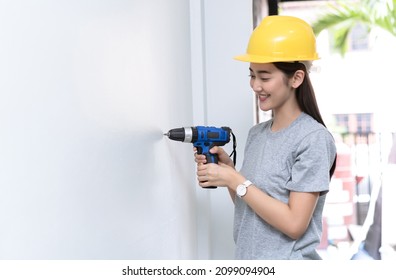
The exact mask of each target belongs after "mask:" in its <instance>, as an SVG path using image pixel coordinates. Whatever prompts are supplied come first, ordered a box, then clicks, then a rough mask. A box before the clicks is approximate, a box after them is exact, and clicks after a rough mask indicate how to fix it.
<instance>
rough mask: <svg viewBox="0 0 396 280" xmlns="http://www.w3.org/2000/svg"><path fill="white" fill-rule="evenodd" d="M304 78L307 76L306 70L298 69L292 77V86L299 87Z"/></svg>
mask: <svg viewBox="0 0 396 280" xmlns="http://www.w3.org/2000/svg"><path fill="white" fill-rule="evenodd" d="M304 78H305V72H304V71H303V70H297V71H296V72H295V73H294V75H293V78H292V79H291V86H292V88H298V87H299V86H300V85H301V84H302V82H303V81H304Z"/></svg>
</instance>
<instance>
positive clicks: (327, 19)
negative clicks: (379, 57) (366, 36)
mask: <svg viewBox="0 0 396 280" xmlns="http://www.w3.org/2000/svg"><path fill="white" fill-rule="evenodd" d="M395 7H396V0H380V1H373V0H361V1H337V2H335V3H334V4H329V5H328V9H326V11H325V12H324V13H323V14H322V15H320V16H319V17H318V19H317V20H316V21H315V22H314V23H313V24H312V27H313V29H314V32H315V34H319V33H320V32H321V31H323V30H325V29H328V30H329V31H330V34H332V35H333V40H334V49H335V51H337V52H339V53H341V54H342V55H344V54H345V52H346V51H347V47H348V36H349V34H350V32H351V30H352V29H353V28H354V27H355V26H356V25H357V24H362V25H363V26H365V27H366V28H367V30H368V31H370V30H371V29H372V28H373V27H380V28H382V29H383V30H386V31H388V32H390V33H391V34H392V35H393V36H396V10H395Z"/></svg>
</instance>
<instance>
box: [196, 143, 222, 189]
mask: <svg viewBox="0 0 396 280" xmlns="http://www.w3.org/2000/svg"><path fill="white" fill-rule="evenodd" d="M195 147H196V148H197V153H198V154H200V155H201V154H204V155H205V157H206V163H216V164H217V163H218V162H219V159H218V156H217V154H211V153H210V152H209V151H207V150H206V149H205V151H204V152H203V151H202V147H201V146H195ZM216 188H217V186H209V187H205V189H216Z"/></svg>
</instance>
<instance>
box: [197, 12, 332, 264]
mask: <svg viewBox="0 0 396 280" xmlns="http://www.w3.org/2000/svg"><path fill="white" fill-rule="evenodd" d="M235 59H237V60H240V61H245V62H249V63H250V64H249V71H250V86H251V87H252V89H253V91H254V93H255V94H256V96H257V98H258V101H259V104H260V109H261V110H264V111H268V110H272V113H273V118H272V119H271V120H269V121H266V122H263V123H260V124H257V125H255V126H253V127H252V128H251V129H250V131H249V135H248V138H247V142H246V147H245V156H244V161H243V165H242V168H241V170H240V172H238V171H236V170H235V167H234V165H233V162H232V160H231V159H230V157H229V156H228V155H227V154H226V153H225V151H224V150H223V149H222V148H220V147H214V148H212V150H211V153H217V154H218V157H219V164H204V163H206V161H205V157H204V156H202V155H197V154H195V161H196V162H197V177H198V181H199V185H200V186H201V187H207V186H212V185H213V186H225V187H227V188H228V190H229V192H230V195H231V198H232V200H233V201H234V203H235V214H234V215H235V216H234V239H235V243H236V252H235V258H236V259H297V260H298V259H320V255H319V254H318V253H317V251H316V247H317V246H318V244H319V243H320V240H321V233H322V211H323V206H324V203H325V197H326V193H327V192H328V189H329V183H330V179H331V176H332V173H333V172H334V169H335V157H336V148H335V144H334V139H333V137H332V135H331V134H330V132H329V131H328V130H327V129H326V127H325V124H324V122H323V120H322V117H321V115H320V112H319V109H318V106H317V103H316V99H315V94H314V90H313V88H312V85H311V82H310V79H309V74H308V71H309V66H310V61H312V60H316V59H318V55H317V53H316V42H315V36H314V34H313V31H312V29H311V27H310V26H309V25H308V24H307V23H306V22H305V21H303V20H301V19H299V18H295V17H290V16H268V17H266V18H264V20H263V21H262V22H261V24H260V25H259V26H258V27H257V28H256V29H255V30H254V31H253V33H252V35H251V37H250V41H249V45H248V48H247V53H246V54H244V55H241V56H237V57H235Z"/></svg>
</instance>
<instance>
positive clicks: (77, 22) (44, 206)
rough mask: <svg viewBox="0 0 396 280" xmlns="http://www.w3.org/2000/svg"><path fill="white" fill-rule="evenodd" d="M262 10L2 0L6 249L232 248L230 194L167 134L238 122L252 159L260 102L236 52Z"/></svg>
mask: <svg viewBox="0 0 396 280" xmlns="http://www.w3.org/2000/svg"><path fill="white" fill-rule="evenodd" d="M197 4H198V5H197ZM201 8H202V9H201ZM250 11H251V9H250V1H244V0H238V1H234V2H233V3H229V2H228V1H224V0H222V1H220V0H217V1H195V0H191V7H190V3H189V1H185V0H168V1H164V0H152V1H138V0H111V1H110V0H108V1H94V0H79V1H78V0H68V1H66V0H58V1H46V0H37V1H28V0H0V38H1V44H0V259H196V258H232V250H233V248H232V245H233V244H232V237H231V234H232V232H231V231H230V228H231V227H232V215H233V213H232V206H231V204H230V200H229V198H228V197H227V196H226V195H225V192H223V193H222V191H224V190H222V189H219V190H216V191H208V190H201V189H199V188H198V187H197V184H196V181H195V164H194V162H193V155H192V145H190V144H184V143H177V142H171V141H170V140H168V139H165V138H163V137H162V133H163V132H164V131H167V130H168V129H170V128H173V127H181V126H189V125H208V124H210V125H228V126H230V127H232V128H233V129H234V131H235V132H236V133H237V135H238V146H239V153H240V154H239V155H240V157H239V160H238V162H239V163H241V160H242V153H243V148H244V142H243V141H244V138H245V137H246V135H244V134H245V133H246V131H247V129H248V127H250V125H251V115H252V112H251V106H250V105H249V102H250V101H249V97H246V96H245V95H248V94H249V93H245V92H244V91H245V89H242V86H241V85H242V84H243V85H244V86H247V81H246V83H245V81H244V80H240V78H241V77H244V75H246V76H247V70H246V69H245V68H247V66H246V65H243V66H242V65H241V64H238V63H236V62H234V61H233V60H232V56H233V55H235V54H238V53H240V52H241V51H244V49H245V47H246V42H247V39H246V38H247V36H248V34H246V33H247V32H250V26H249V24H250V22H248V20H246V18H245V17H247V15H249V13H250ZM219 12H221V13H224V14H228V16H226V17H224V16H225V15H224V14H222V15H221V17H219V16H218V13H219ZM190 13H191V18H190ZM240 14H241V18H240V19H239V15H240ZM190 19H191V30H192V32H190ZM194 20H195V21H194ZM194 22H195V23H194ZM196 22H198V24H199V25H198V26H197V25H195V24H196ZM200 24H202V26H201V25H200ZM229 24H230V26H228V25H229ZM225 25H226V26H228V27H229V28H230V30H228V31H227V32H225V30H224V26H225ZM200 27H204V28H203V29H204V30H203V31H202V30H201V29H200ZM247 27H248V28H249V30H246V29H247ZM232 29H234V30H235V32H231V31H232ZM240 34H243V36H245V37H244V38H243V39H241V38H238V36H240ZM200 36H203V37H204V38H202V40H199V38H200ZM216 37H218V38H216ZM190 39H191V40H192V42H201V44H202V48H201V47H199V46H190ZM222 44H224V47H221V45H222ZM191 47H192V48H191ZM191 51H192V52H193V57H191V55H190V52H191ZM197 52H198V53H197ZM194 54H198V57H195V56H194ZM191 59H192V64H193V66H192V65H191ZM242 69H243V71H242ZM245 70H246V71H245ZM241 72H243V75H242V76H241V75H240V73H241ZM191 73H193V75H191ZM238 79H239V80H238ZM193 105H194V106H193ZM225 203H227V204H225ZM224 205H226V206H224Z"/></svg>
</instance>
